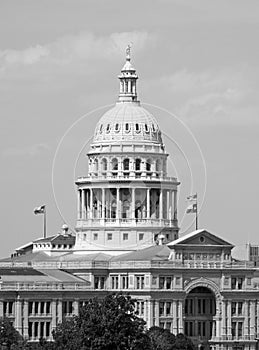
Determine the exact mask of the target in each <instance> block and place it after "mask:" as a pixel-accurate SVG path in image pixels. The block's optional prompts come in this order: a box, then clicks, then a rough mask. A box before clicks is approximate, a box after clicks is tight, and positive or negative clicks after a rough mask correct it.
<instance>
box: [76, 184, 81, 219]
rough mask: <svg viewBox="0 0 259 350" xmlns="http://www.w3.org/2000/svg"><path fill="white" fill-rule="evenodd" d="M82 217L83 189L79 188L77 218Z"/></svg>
mask: <svg viewBox="0 0 259 350" xmlns="http://www.w3.org/2000/svg"><path fill="white" fill-rule="evenodd" d="M80 218H81V190H77V219H78V220H79V219H80Z"/></svg>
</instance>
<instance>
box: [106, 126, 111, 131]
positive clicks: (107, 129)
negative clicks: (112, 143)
mask: <svg viewBox="0 0 259 350" xmlns="http://www.w3.org/2000/svg"><path fill="white" fill-rule="evenodd" d="M106 132H110V124H107V126H106Z"/></svg>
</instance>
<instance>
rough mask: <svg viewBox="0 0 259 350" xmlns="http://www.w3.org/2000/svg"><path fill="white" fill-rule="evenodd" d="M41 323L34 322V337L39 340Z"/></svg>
mask: <svg viewBox="0 0 259 350" xmlns="http://www.w3.org/2000/svg"><path fill="white" fill-rule="evenodd" d="M38 331H39V322H34V337H35V338H38V336H39V332H38Z"/></svg>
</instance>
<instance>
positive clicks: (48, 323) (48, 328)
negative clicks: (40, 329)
mask: <svg viewBox="0 0 259 350" xmlns="http://www.w3.org/2000/svg"><path fill="white" fill-rule="evenodd" d="M49 336H50V322H46V337H47V338H48V337H49Z"/></svg>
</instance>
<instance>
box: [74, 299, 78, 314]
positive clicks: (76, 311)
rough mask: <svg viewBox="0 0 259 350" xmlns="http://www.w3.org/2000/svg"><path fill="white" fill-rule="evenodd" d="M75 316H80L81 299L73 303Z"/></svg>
mask: <svg viewBox="0 0 259 350" xmlns="http://www.w3.org/2000/svg"><path fill="white" fill-rule="evenodd" d="M73 314H74V315H78V314H79V299H75V300H74V301H73Z"/></svg>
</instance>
